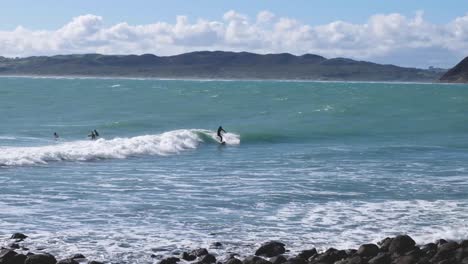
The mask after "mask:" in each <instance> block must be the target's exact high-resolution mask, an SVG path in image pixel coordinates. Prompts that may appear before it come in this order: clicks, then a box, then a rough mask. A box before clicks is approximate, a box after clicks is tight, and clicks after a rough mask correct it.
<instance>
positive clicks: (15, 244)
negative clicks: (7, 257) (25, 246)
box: [8, 243, 20, 249]
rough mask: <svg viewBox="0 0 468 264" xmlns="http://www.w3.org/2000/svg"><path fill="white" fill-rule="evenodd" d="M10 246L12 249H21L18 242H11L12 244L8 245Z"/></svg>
mask: <svg viewBox="0 0 468 264" xmlns="http://www.w3.org/2000/svg"><path fill="white" fill-rule="evenodd" d="M8 247H10V248H12V249H19V248H20V245H19V244H18V243H11V244H9V245H8Z"/></svg>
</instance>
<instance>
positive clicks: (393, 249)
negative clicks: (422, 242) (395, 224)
mask: <svg viewBox="0 0 468 264" xmlns="http://www.w3.org/2000/svg"><path fill="white" fill-rule="evenodd" d="M415 244H416V242H414V240H413V239H412V238H411V237H410V236H408V235H400V236H396V237H395V238H393V239H392V242H391V243H390V247H389V248H388V251H389V252H390V253H392V254H393V253H397V254H400V255H401V254H403V253H405V252H408V251H410V250H412V249H413V248H414V245H415Z"/></svg>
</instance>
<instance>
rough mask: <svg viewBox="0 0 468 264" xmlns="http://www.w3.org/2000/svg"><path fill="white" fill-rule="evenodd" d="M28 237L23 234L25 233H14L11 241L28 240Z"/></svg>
mask: <svg viewBox="0 0 468 264" xmlns="http://www.w3.org/2000/svg"><path fill="white" fill-rule="evenodd" d="M27 237H28V236H27V235H25V234H23V233H14V234H13V235H11V237H10V239H18V240H24V239H26V238H27Z"/></svg>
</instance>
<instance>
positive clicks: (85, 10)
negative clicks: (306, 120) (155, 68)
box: [0, 0, 468, 30]
mask: <svg viewBox="0 0 468 264" xmlns="http://www.w3.org/2000/svg"><path fill="white" fill-rule="evenodd" d="M0 3H1V6H2V8H1V9H2V10H3V12H2V15H1V16H0V29H2V30H6V29H13V28H15V27H16V26H18V25H23V26H25V27H28V28H32V29H54V28H57V27H60V26H61V25H63V24H65V23H66V22H68V21H69V20H70V18H72V17H76V16H79V15H83V14H94V15H99V16H103V17H105V19H106V23H109V24H112V23H118V22H122V21H126V22H128V23H130V24H147V23H152V22H155V21H168V22H170V21H174V20H175V17H176V16H177V15H187V16H189V17H191V18H194V19H196V18H199V17H200V18H206V19H211V20H214V19H219V17H220V16H222V14H223V13H225V12H226V11H229V10H231V9H233V10H236V11H238V12H240V13H244V14H247V15H250V16H255V14H256V13H257V12H259V11H262V10H269V11H271V12H273V13H275V14H277V15H281V16H286V17H292V18H295V19H298V20H300V21H302V22H304V23H307V24H324V23H329V22H331V21H335V20H344V21H348V22H353V23H363V22H365V21H366V20H367V19H368V18H369V16H371V15H374V14H377V13H400V14H403V15H407V16H410V15H413V14H414V13H415V12H416V11H418V10H423V11H424V13H425V17H426V18H427V19H428V20H429V21H431V22H434V23H446V22H449V21H450V20H451V19H453V18H454V17H456V16H463V15H464V14H465V13H466V12H468V2H467V1H466V0H450V1H441V0H295V1H285V0H283V1H281V0H268V1H267V0H257V1H255V0H235V1H223V0H190V1H187V0H185V1H184V0H170V1H160V0H131V1H130V0H79V1H72V0H40V1H35V0H2V1H0ZM463 7H464V8H463Z"/></svg>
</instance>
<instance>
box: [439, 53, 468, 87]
mask: <svg viewBox="0 0 468 264" xmlns="http://www.w3.org/2000/svg"><path fill="white" fill-rule="evenodd" d="M440 81H441V82H449V83H468V57H466V58H464V59H463V60H462V61H460V62H459V63H458V64H457V65H455V67H453V68H452V69H450V70H449V71H447V72H446V73H445V74H444V75H443V76H442V77H441V78H440Z"/></svg>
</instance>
